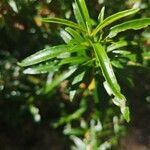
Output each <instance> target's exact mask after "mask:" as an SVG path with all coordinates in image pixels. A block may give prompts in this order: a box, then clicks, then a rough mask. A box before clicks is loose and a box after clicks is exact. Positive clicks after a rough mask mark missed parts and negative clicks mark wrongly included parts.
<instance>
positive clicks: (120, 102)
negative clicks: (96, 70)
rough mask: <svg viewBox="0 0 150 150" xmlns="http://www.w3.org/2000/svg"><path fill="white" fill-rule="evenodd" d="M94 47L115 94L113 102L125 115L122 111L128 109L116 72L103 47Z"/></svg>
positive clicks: (106, 78) (110, 87)
mask: <svg viewBox="0 0 150 150" xmlns="http://www.w3.org/2000/svg"><path fill="white" fill-rule="evenodd" d="M92 46H93V49H94V51H95V54H96V58H97V61H98V62H99V66H100V68H101V70H102V73H103V75H104V77H105V80H106V82H107V84H108V86H109V89H110V90H111V93H113V95H114V99H115V101H113V102H114V103H115V104H116V105H117V106H119V107H120V109H121V112H122V113H124V111H122V110H124V109H125V108H126V98H125V97H124V95H123V94H122V93H121V91H120V86H119V84H118V82H117V80H116V77H115V74H114V71H113V69H112V66H111V63H110V60H109V58H108V56H107V54H106V51H105V50H104V48H103V47H102V45H101V44H99V43H96V44H92ZM109 93H110V92H109ZM123 116H124V117H125V116H126V115H125V114H123ZM125 119H126V120H127V121H128V120H129V118H125Z"/></svg>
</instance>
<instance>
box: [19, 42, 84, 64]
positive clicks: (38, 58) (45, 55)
mask: <svg viewBox="0 0 150 150" xmlns="http://www.w3.org/2000/svg"><path fill="white" fill-rule="evenodd" d="M84 49H85V47H84V46H80V45H79V46H73V47H70V46H67V45H59V46H54V47H48V48H46V49H44V50H41V51H39V52H37V53H35V54H33V55H31V56H29V57H27V58H25V59H24V60H22V61H21V62H20V63H18V65H20V66H23V67H26V66H30V65H34V64H37V63H40V62H43V61H46V60H49V59H52V58H55V57H57V56H59V55H60V54H62V53H65V52H70V53H71V52H75V51H81V50H84Z"/></svg>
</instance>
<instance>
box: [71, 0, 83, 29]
mask: <svg viewBox="0 0 150 150" xmlns="http://www.w3.org/2000/svg"><path fill="white" fill-rule="evenodd" d="M72 6H73V11H74V15H75V18H76V20H77V22H78V24H81V25H82V26H83V27H86V24H85V21H84V18H83V16H82V13H81V10H80V8H79V5H78V3H77V1H75V3H73V4H72Z"/></svg>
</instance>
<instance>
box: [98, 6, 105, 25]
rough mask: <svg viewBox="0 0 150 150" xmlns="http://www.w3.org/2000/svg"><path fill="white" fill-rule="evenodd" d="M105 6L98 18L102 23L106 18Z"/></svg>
mask: <svg viewBox="0 0 150 150" xmlns="http://www.w3.org/2000/svg"><path fill="white" fill-rule="evenodd" d="M104 13H105V7H103V8H102V9H101V11H100V13H99V15H98V20H99V22H100V23H102V21H103V20H104Z"/></svg>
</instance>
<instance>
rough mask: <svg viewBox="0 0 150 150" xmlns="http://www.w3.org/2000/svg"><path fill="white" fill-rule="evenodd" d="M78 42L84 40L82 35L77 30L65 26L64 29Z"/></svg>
mask: <svg viewBox="0 0 150 150" xmlns="http://www.w3.org/2000/svg"><path fill="white" fill-rule="evenodd" d="M65 30H66V31H67V32H68V33H69V34H70V35H71V36H72V37H73V38H74V40H76V41H77V42H78V43H82V42H83V41H84V39H83V37H82V36H81V35H80V34H79V32H77V31H76V30H73V29H72V28H69V27H68V28H66V29H65Z"/></svg>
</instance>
